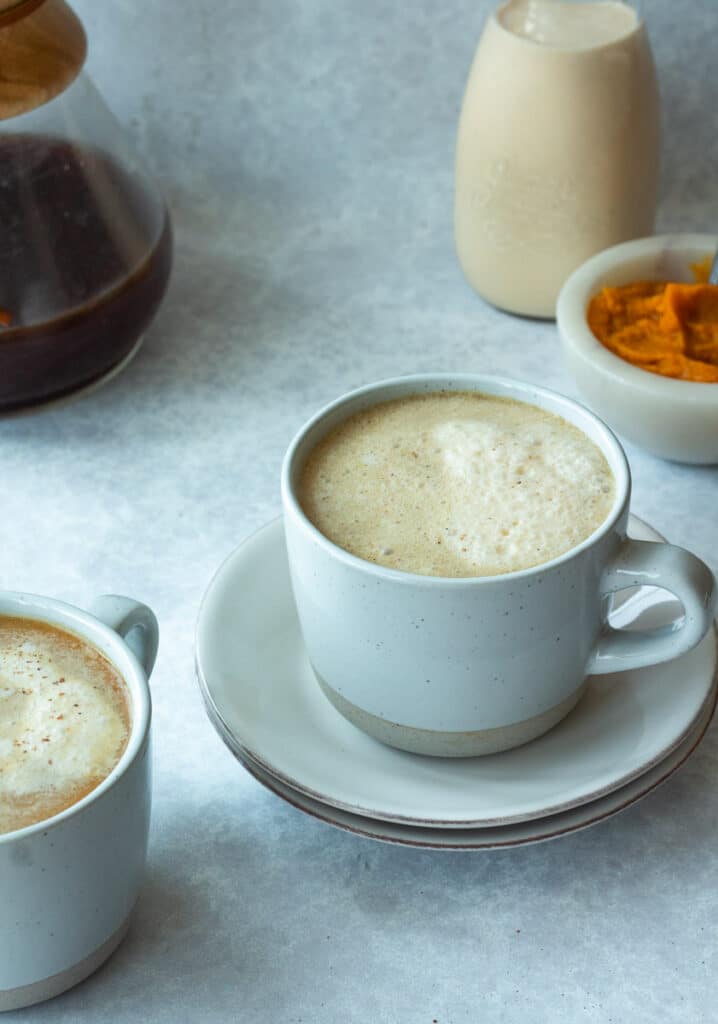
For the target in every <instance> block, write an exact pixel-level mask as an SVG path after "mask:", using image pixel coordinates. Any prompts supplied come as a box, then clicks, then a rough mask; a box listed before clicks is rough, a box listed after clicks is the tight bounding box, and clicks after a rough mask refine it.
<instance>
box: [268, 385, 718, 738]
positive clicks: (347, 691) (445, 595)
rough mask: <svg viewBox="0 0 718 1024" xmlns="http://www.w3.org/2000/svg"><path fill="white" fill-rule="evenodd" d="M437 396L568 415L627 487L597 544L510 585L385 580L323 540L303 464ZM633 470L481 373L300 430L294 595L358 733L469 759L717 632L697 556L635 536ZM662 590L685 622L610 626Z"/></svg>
mask: <svg viewBox="0 0 718 1024" xmlns="http://www.w3.org/2000/svg"><path fill="white" fill-rule="evenodd" d="M439 390H448V391H476V392H481V393H483V394H488V395H497V396H503V397H506V398H513V399H515V400H518V401H522V402H527V403H529V404H530V405H534V406H537V407H538V408H540V409H545V410H547V411H548V412H551V413H554V414H557V415H559V416H562V417H563V418H564V419H565V420H567V421H568V422H569V423H572V424H574V426H576V427H578V428H579V429H580V430H582V431H583V432H584V434H586V435H587V437H588V438H590V440H592V441H593V442H594V444H596V445H597V446H598V447H599V448H600V450H601V451H602V452H603V454H604V456H605V458H606V460H607V462H608V464H609V466H610V468H611V471H612V473H613V476H614V480H615V485H616V490H615V498H614V502H613V505H612V507H611V510H610V512H609V514H608V516H607V517H606V519H605V520H604V521H603V522H602V523H601V525H600V526H599V527H598V529H596V530H595V531H594V532H593V533H592V534H591V535H590V536H589V537H588V538H587V539H586V540H584V541H583V542H582V543H580V544H578V545H577V546H576V547H574V548H572V549H571V550H569V551H568V552H566V553H565V554H563V555H560V556H559V557H557V558H554V559H552V560H551V561H548V562H545V563H543V564H541V565H538V566H535V567H532V568H529V569H522V570H519V571H517V572H510V573H505V574H503V575H499V576H474V577H462V578H446V577H439V576H423V575H417V574H413V573H408V572H403V571H399V570H396V569H389V568H386V567H384V566H380V565H376V564H375V563H373V562H369V561H365V560H364V559H361V558H358V557H356V556H354V555H352V554H350V553H348V552H347V551H344V550H343V549H342V548H340V547H338V546H337V545H336V544H334V543H333V542H332V541H330V540H329V539H327V537H325V536H324V535H323V534H322V533H321V532H320V531H319V530H318V529H317V528H316V527H315V526H314V525H313V524H312V523H311V522H310V520H309V519H308V518H307V516H306V515H305V514H304V512H303V511H302V508H301V506H300V504H299V501H298V500H297V485H298V480H299V477H300V474H301V471H302V468H303V466H304V463H305V461H306V459H307V457H308V455H309V453H310V452H311V451H312V449H313V448H314V447H315V445H316V444H317V443H318V442H319V441H320V440H321V438H322V437H324V436H325V435H326V433H327V432H328V431H329V430H331V429H332V428H333V427H334V426H336V425H337V424H338V423H340V422H342V421H343V420H344V419H346V418H347V417H348V416H350V415H352V414H353V413H356V412H359V411H360V410H363V409H366V408H368V407H371V406H373V405H375V404H377V403H378V402H382V401H388V400H391V399H396V398H402V397H405V396H408V395H416V394H425V393H428V392H435V391H439ZM630 487H631V481H630V473H629V469H628V464H627V462H626V457H625V455H624V453H623V450H622V448H621V446H620V444H619V443H618V441H617V440H616V438H615V437H614V435H613V434H612V433H611V432H610V430H609V429H608V428H607V427H606V426H605V425H604V424H603V423H601V421H600V420H598V419H597V418H596V417H595V416H593V415H592V414H591V413H590V412H588V411H587V410H586V409H584V408H583V407H582V406H580V405H578V404H577V403H575V402H573V401H571V400H569V399H567V398H564V397H563V396H562V395H558V394H555V393H553V392H550V391H547V390H545V389H543V388H538V387H534V386H533V385H529V384H524V383H520V382H518V381H511V380H505V379H501V378H495V377H484V376H479V375H474V374H458V375H448V374H432V375H429V374H427V375H421V376H413V377H401V378H396V379H394V380H389V381H384V382H381V383H379V384H374V385H370V386H368V387H364V388H361V389H359V390H358V391H354V392H352V393H350V394H348V395H346V396H345V397H343V398H340V399H339V400H338V401H336V402H333V403H332V404H331V405H329V406H327V407H326V408H325V409H323V410H321V411H320V412H319V413H318V414H317V415H316V416H315V417H314V418H313V419H311V420H310V421H309V423H307V424H306V425H305V426H304V427H303V428H302V429H301V430H300V431H299V433H298V434H297V436H296V437H295V439H294V441H293V442H292V444H291V445H290V447H289V450H288V452H287V455H286V457H285V461H284V466H283V470H282V500H283V505H284V513H285V532H286V540H287V550H288V555H289V566H290V570H291V577H292V586H293V589H294V595H295V599H296V603H297V610H298V613H299V619H300V623H301V627H302V633H303V636H304V641H305V644H306V648H307V653H308V655H309V659H310V661H311V664H312V667H313V669H314V671H315V674H316V676H317V679H318V680H319V683H320V685H321V687H322V689H323V691H324V693H325V694H326V695H327V697H328V698H329V700H330V701H331V702H332V703H333V704H334V706H335V707H336V708H337V709H338V710H339V711H340V712H341V713H342V714H343V715H344V716H345V717H346V718H347V719H349V721H351V722H352V723H353V724H354V725H356V726H358V727H359V728H361V729H363V730H364V731H365V732H367V733H369V734H370V735H372V736H374V737H375V738H376V739H379V740H381V741H382V742H384V743H388V744H390V745H391V746H395V747H399V748H401V749H405V750H409V751H412V752H414V753H422V754H433V755H438V756H451V757H463V756H467V755H478V754H490V753H496V752H498V751H501V750H507V749H509V748H511V747H515V746H518V745H519V744H522V743H526V742H527V741H529V740H531V739H533V738H535V737H536V736H539V735H541V734H542V733H544V732H546V731H547V730H548V729H550V728H551V727H552V726H553V725H555V724H556V723H557V722H558V721H560V719H562V718H563V717H564V716H565V715H566V714H568V712H569V711H570V710H571V709H572V708H573V707H574V705H575V704H576V703H577V702H578V700H579V698H580V697H581V694H582V692H583V689H584V686H585V679H586V676H587V675H589V674H591V673H605V672H617V671H621V670H623V669H632V668H638V667H640V666H643V665H650V664H655V663H658V662H661V661H667V660H669V659H671V658H674V657H677V656H678V655H679V654H682V653H684V652H685V651H687V650H689V649H690V648H691V647H693V646H695V644H697V643H698V642H699V641H700V640H701V639H702V637H703V636H704V635H705V633H706V632H707V630H708V628H709V626H710V623H711V621H712V614H713V607H714V603H715V587H714V579H713V575H712V573H711V572H710V570H709V569H708V568H707V567H706V566H705V565H704V564H703V563H702V562H701V561H699V559H697V558H695V556H693V555H691V554H690V553H689V552H687V551H684V550H683V549H682V548H677V547H673V546H671V545H668V544H654V543H649V542H644V541H635V540H631V539H628V538H627V536H626V524H627V521H628V513H629V499H630ZM641 584H647V585H652V586H659V587H664V588H665V589H667V590H670V591H671V592H672V593H673V594H675V595H676V596H677V597H678V599H679V600H680V601H681V603H682V604H683V607H684V612H685V615H684V618H683V620H682V621H681V622H680V623H679V624H675V625H674V626H671V627H670V628H666V629H661V630H650V631H643V632H633V631H632V632H625V631H621V630H614V629H612V628H611V627H610V626H609V625H608V623H607V618H606V616H607V606H608V601H607V598H608V596H609V595H610V594H612V593H614V592H616V591H619V590H623V589H625V588H629V587H633V586H637V585H641Z"/></svg>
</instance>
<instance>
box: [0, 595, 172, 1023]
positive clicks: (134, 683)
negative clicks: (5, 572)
mask: <svg viewBox="0 0 718 1024" xmlns="http://www.w3.org/2000/svg"><path fill="white" fill-rule="evenodd" d="M0 615H16V616H21V617H25V618H32V619H40V620H42V621H44V622H50V623H52V624H54V625H57V626H60V627H62V628H64V629H67V630H69V631H70V632H73V633H76V634H79V635H80V636H82V637H84V638H85V639H86V640H88V641H89V642H90V643H91V644H93V645H94V646H95V647H96V648H98V649H99V650H100V651H101V652H102V653H103V654H104V655H105V656H106V657H108V658H109V659H110V660H111V661H112V663H113V664H114V665H115V667H116V668H117V670H118V671H119V673H120V674H121V676H122V678H123V679H124V681H125V683H126V685H127V690H128V693H129V696H130V703H131V714H132V729H131V732H130V739H129V742H128V744H127V748H126V749H125V752H124V754H123V755H122V757H121V759H120V761H119V762H118V764H117V765H116V766H115V768H114V769H113V770H112V772H111V773H110V774H109V775H108V777H107V778H106V779H105V780H104V782H102V783H101V784H100V785H99V786H98V787H97V788H96V789H95V790H93V791H92V792H91V793H89V794H88V795H87V796H86V797H85V798H84V799H83V800H80V801H79V802H78V803H77V804H74V805H73V806H72V807H69V808H68V809H67V810H65V811H63V812H61V813H60V814H57V815H55V816H54V817H52V818H49V819H47V820H46V821H43V822H39V823H38V824H35V825H30V826H28V827H27V828H23V829H19V830H17V831H15V832H10V833H7V834H5V835H0V907H1V908H2V912H1V913H0V1010H11V1009H17V1008H18V1007H21V1006H28V1005H30V1004H31V1003H36V1002H39V1001H40V1000H43V999H49V998H50V997H51V996H55V995H57V994H58V993H60V992H62V991H64V990H65V989H67V988H69V987H70V986H71V985H75V984H76V983H77V982H79V981H82V980H83V979H84V978H86V977H87V976H88V975H89V974H90V973H91V972H92V971H94V970H96V968H98V967H99V966H100V964H101V963H103V961H104V960H106V959H107V957H108V956H109V955H110V954H111V953H112V952H113V950H114V949H115V948H116V947H117V946H118V945H119V943H120V941H121V940H122V938H123V936H124V934H125V932H126V930H127V927H128V924H129V918H130V913H131V911H132V908H133V906H134V904H135V901H136V899H137V894H138V891H139V887H140V884H141V881H142V874H143V870H144V863H145V853H146V849H147V836H148V830H149V818H150V783H151V779H150V755H149V735H150V707H151V704H150V693H149V688H148V684H147V680H148V676H149V674H150V672H151V670H152V666H153V664H154V659H155V655H156V652H157V639H158V630H157V621H156V619H155V617H154V615H153V613H152V612H151V611H150V609H149V608H147V607H145V606H144V605H141V604H138V603H137V602H136V601H131V600H129V599H128V598H124V597H116V596H108V597H102V598H99V599H98V600H97V601H96V602H95V604H94V606H93V608H92V614H89V613H87V612H83V611H79V610H78V609H76V608H73V607H72V606H70V605H66V604H63V603H61V602H59V601H52V600H50V599H48V598H43V597H35V596H32V595H26V594H14V593H0Z"/></svg>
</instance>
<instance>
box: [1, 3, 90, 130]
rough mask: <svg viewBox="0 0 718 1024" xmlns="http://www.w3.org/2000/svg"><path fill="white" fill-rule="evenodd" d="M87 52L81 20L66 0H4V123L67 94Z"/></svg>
mask: <svg viewBox="0 0 718 1024" xmlns="http://www.w3.org/2000/svg"><path fill="white" fill-rule="evenodd" d="M86 54H87V39H86V37H85V30H84V29H83V27H82V22H81V21H80V20H79V18H78V17H77V15H76V14H75V13H74V12H73V11H72V10H71V9H70V8H69V7H68V5H67V4H66V3H65V2H64V0H0V121H1V120H6V119H7V118H11V117H17V116H18V115H20V114H26V113H28V112H29V111H30V110H35V109H36V108H37V107H41V106H43V105H44V104H45V103H48V102H49V101H50V100H51V99H54V97H55V96H58V95H59V94H60V93H61V92H64V91H65V89H66V88H67V87H68V86H69V85H70V84H71V83H72V82H73V81H74V80H75V78H76V77H77V75H78V74H79V72H80V70H81V69H82V66H83V64H84V63H85V56H86Z"/></svg>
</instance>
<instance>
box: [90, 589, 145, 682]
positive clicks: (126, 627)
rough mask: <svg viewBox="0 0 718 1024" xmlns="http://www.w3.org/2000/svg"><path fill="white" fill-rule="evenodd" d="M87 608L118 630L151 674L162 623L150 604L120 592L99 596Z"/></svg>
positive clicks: (107, 624)
mask: <svg viewBox="0 0 718 1024" xmlns="http://www.w3.org/2000/svg"><path fill="white" fill-rule="evenodd" d="M88 611H89V612H90V614H91V615H94V616H95V617H96V618H98V619H99V620H100V622H104V623H105V625H106V626H109V627H110V629H114V631H115V633H119V635H120V636H121V637H122V639H123V640H124V641H125V643H126V644H127V646H128V647H129V648H130V650H131V651H132V653H133V654H134V655H135V657H136V658H137V660H138V661H139V663H140V665H142V667H143V669H144V670H145V675H146V676H147V678H149V676H150V673H151V672H152V668H153V666H154V663H155V658H156V657H157V647H158V646H159V626H158V625H157V618H156V616H155V613H154V612H153V611H152V609H151V608H148V607H147V605H146V604H142V603H141V602H140V601H133V600H132V598H130V597H121V596H120V595H119V594H103V596H102V597H96V598H95V600H94V601H93V602H92V604H91V605H90V607H89V609H88Z"/></svg>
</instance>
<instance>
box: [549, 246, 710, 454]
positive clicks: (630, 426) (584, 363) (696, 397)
mask: <svg viewBox="0 0 718 1024" xmlns="http://www.w3.org/2000/svg"><path fill="white" fill-rule="evenodd" d="M717 243H718V238H716V236H714V235H688V234H680V235H656V236H654V237H652V238H640V239H637V240H636V241H633V242H624V243H623V244H621V245H615V246H613V247H612V248H611V249H606V250H605V251H604V252H601V253H598V254H597V255H596V256H592V257H591V259H590V260H587V262H586V263H584V264H583V265H582V266H580V267H579V268H578V270H576V271H574V273H573V274H571V276H570V277H569V278H568V280H567V281H566V283H565V284H564V286H563V288H562V289H561V293H560V294H559V297H558V303H557V307H556V319H557V323H558V329H559V333H560V335H561V342H562V345H563V352H564V357H565V359H566V363H567V365H568V368H569V370H570V372H571V374H572V375H573V377H574V379H575V381H576V384H577V385H578V388H579V391H580V392H581V395H582V397H583V398H584V400H585V401H586V403H587V405H589V406H590V407H591V408H592V409H593V410H594V412H596V413H598V415H599V416H601V417H602V418H603V419H604V420H605V421H606V422H607V423H608V424H609V426H611V427H613V429H614V430H615V431H616V432H617V433H619V434H622V435H623V436H624V437H625V438H627V439H628V440H629V441H634V442H635V443H636V444H639V445H641V447H643V448H645V449H647V450H648V451H649V452H653V454H654V455H660V456H661V457H662V458H664V459H674V460H676V461H678V462H692V463H715V462H718V384H709V383H705V384H700V383H694V382H691V381H685V380H677V379H674V378H672V377H663V376H660V375H659V374H656V373H649V372H648V371H647V370H641V369H639V368H638V367H637V366H633V365H632V364H631V363H628V362H626V361H625V360H623V359H620V358H619V357H618V356H616V355H614V354H613V352H609V350H608V349H607V348H605V347H604V346H603V345H602V344H601V343H600V342H599V341H598V339H597V338H596V337H595V336H594V334H593V332H592V331H591V329H590V328H589V326H588V323H587V322H586V310H587V307H588V303H589V301H590V300H591V298H592V297H593V296H594V295H595V294H596V293H597V292H599V291H600V290H601V288H603V287H605V286H607V285H608V286H612V285H623V284H629V283H630V282H632V281H641V280H643V281H650V280H664V281H665V280H671V281H689V282H690V281H693V280H694V276H693V273H692V271H691V268H690V264H691V263H696V262H698V261H699V260H703V259H705V257H706V256H708V255H712V254H713V253H714V252H715V249H716V244H717Z"/></svg>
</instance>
